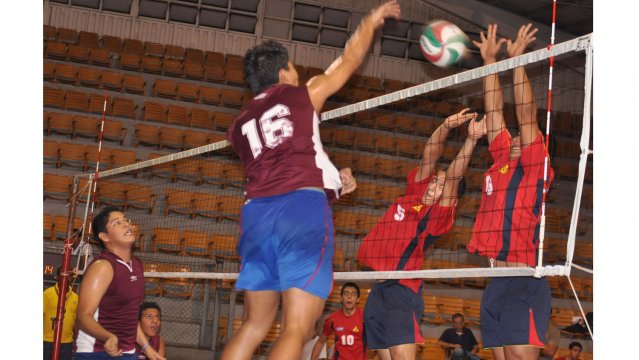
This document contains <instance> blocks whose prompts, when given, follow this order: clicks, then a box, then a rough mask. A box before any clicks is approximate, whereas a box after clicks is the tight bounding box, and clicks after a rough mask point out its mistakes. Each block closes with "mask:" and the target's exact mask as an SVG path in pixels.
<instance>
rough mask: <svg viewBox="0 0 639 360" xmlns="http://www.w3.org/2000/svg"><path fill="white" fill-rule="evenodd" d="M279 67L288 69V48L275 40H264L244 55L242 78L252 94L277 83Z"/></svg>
mask: <svg viewBox="0 0 639 360" xmlns="http://www.w3.org/2000/svg"><path fill="white" fill-rule="evenodd" d="M280 69H285V70H288V50H287V49H286V47H284V45H282V44H280V43H279V42H277V41H273V40H267V41H264V42H263V43H262V44H261V45H257V46H255V47H253V48H252V49H249V50H248V51H247V52H246V54H245V55H244V80H246V82H247V83H248V84H249V87H250V88H251V91H253V93H254V94H259V93H261V92H262V91H264V89H266V88H268V87H269V86H271V85H274V84H277V83H278V82H279V71H280Z"/></svg>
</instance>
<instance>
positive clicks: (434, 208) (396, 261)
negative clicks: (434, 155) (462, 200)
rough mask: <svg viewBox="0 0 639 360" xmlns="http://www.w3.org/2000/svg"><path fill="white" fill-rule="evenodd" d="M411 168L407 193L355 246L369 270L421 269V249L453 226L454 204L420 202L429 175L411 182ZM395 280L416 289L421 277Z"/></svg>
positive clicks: (389, 208)
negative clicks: (358, 244)
mask: <svg viewBox="0 0 639 360" xmlns="http://www.w3.org/2000/svg"><path fill="white" fill-rule="evenodd" d="M415 171H416V170H413V171H411V172H410V174H408V184H407V186H406V193H407V195H405V196H401V197H398V198H397V199H396V200H395V202H394V203H393V204H392V205H391V206H389V207H388V210H386V213H385V214H384V215H383V216H382V218H381V219H380V220H379V221H378V222H377V224H376V225H375V226H374V227H373V228H372V229H371V231H370V232H369V233H368V235H366V237H365V238H364V240H363V241H362V244H361V245H360V247H359V252H358V254H357V258H358V260H359V261H360V262H361V263H362V264H364V265H366V266H368V267H371V268H372V269H373V270H376V271H393V270H421V269H422V262H423V260H424V251H426V249H427V248H428V247H429V246H430V245H431V244H433V243H434V242H435V241H436V240H437V239H438V238H439V236H441V235H443V234H444V233H446V232H447V231H448V230H450V228H451V227H452V225H453V221H454V215H455V205H453V206H450V207H442V206H439V204H437V203H435V204H433V205H430V206H428V205H424V204H423V203H422V202H421V197H422V194H423V192H424V191H425V190H426V188H427V186H428V182H429V181H430V177H429V178H427V179H425V180H423V181H420V182H419V183H415V180H414V179H415ZM399 282H400V284H402V285H405V286H407V287H409V288H410V289H411V290H413V291H414V292H417V291H418V289H419V286H420V284H421V279H402V280H400V281H399Z"/></svg>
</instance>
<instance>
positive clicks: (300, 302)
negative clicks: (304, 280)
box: [268, 288, 324, 360]
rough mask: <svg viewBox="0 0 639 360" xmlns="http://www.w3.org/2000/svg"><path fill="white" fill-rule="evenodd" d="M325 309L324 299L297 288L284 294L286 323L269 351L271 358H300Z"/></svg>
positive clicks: (283, 309) (283, 302) (283, 305)
mask: <svg viewBox="0 0 639 360" xmlns="http://www.w3.org/2000/svg"><path fill="white" fill-rule="evenodd" d="M323 309H324V299H322V298H320V297H317V296H315V295H312V294H309V293H307V292H305V291H303V290H300V289H297V288H291V289H288V290H286V291H284V293H283V294H282V314H283V315H282V316H283V317H285V319H286V320H285V323H284V325H283V328H282V332H281V333H280V337H279V339H277V341H276V342H275V344H274V345H273V348H272V349H271V351H270V352H269V356H268V358H269V359H296V360H297V359H299V358H300V357H301V356H302V347H303V346H304V343H305V342H306V340H307V337H308V334H309V333H310V332H311V331H312V328H313V326H315V323H316V321H317V319H318V318H319V317H320V315H321V314H322V310H323Z"/></svg>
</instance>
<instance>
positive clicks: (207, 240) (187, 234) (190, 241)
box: [182, 230, 211, 257]
mask: <svg viewBox="0 0 639 360" xmlns="http://www.w3.org/2000/svg"><path fill="white" fill-rule="evenodd" d="M183 237H184V246H183V247H182V251H183V253H184V254H186V255H190V256H202V257H208V256H210V250H211V236H210V235H209V234H208V233H206V232H201V231H192V230H185V231H184V233H183Z"/></svg>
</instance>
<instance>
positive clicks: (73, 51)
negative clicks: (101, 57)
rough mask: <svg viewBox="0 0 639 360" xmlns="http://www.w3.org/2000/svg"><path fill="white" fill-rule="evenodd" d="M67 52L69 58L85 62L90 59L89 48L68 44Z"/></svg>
mask: <svg viewBox="0 0 639 360" xmlns="http://www.w3.org/2000/svg"><path fill="white" fill-rule="evenodd" d="M67 54H68V55H69V60H71V61H74V62H80V63H85V64H86V63H88V62H89V60H90V55H91V49H90V48H88V47H84V46H78V45H69V46H68V47H67Z"/></svg>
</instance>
